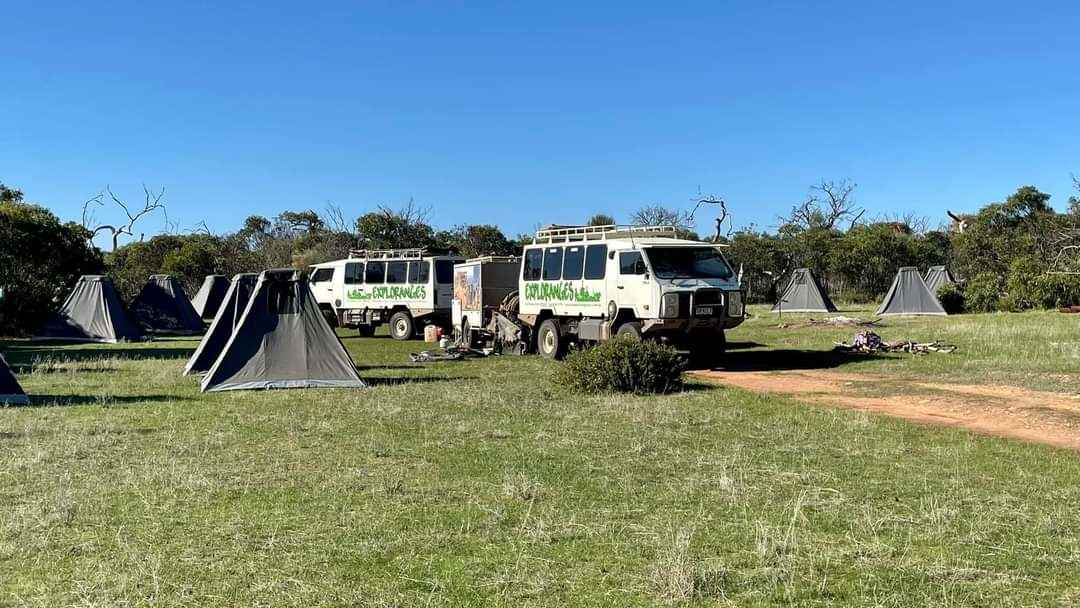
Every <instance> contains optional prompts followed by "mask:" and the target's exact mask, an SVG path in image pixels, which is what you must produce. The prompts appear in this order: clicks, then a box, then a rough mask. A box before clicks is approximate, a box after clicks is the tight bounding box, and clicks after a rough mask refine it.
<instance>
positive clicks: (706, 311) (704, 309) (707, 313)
mask: <svg viewBox="0 0 1080 608" xmlns="http://www.w3.org/2000/svg"><path fill="white" fill-rule="evenodd" d="M712 311H713V307H712V306H698V307H697V310H696V311H695V314H697V316H699V317H711V316H712Z"/></svg>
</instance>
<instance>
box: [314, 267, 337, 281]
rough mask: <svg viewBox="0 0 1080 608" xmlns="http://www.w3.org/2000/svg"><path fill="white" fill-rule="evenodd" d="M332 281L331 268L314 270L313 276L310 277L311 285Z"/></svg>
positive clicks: (332, 273) (332, 271)
mask: <svg viewBox="0 0 1080 608" xmlns="http://www.w3.org/2000/svg"><path fill="white" fill-rule="evenodd" d="M333 280H334V269H333V268H316V269H315V274H313V275H311V282H312V283H326V282H328V281H333Z"/></svg>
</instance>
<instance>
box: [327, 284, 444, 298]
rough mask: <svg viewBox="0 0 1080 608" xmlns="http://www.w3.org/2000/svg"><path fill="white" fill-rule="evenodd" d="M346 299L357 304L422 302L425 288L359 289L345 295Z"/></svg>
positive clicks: (425, 291) (425, 292) (380, 287)
mask: <svg viewBox="0 0 1080 608" xmlns="http://www.w3.org/2000/svg"><path fill="white" fill-rule="evenodd" d="M345 297H346V299H349V300H352V301H358V302H364V301H367V300H423V299H424V298H426V297H427V288H426V287H425V286H423V285H379V286H377V287H371V288H370V291H367V290H366V289H365V288H363V287H360V288H357V289H350V290H349V291H348V292H346V293H345Z"/></svg>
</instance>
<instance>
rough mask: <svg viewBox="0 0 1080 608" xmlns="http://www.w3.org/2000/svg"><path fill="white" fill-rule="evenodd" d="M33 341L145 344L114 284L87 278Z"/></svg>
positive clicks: (102, 279)
mask: <svg viewBox="0 0 1080 608" xmlns="http://www.w3.org/2000/svg"><path fill="white" fill-rule="evenodd" d="M34 339H35V340H63V341H71V342H110V343H111V342H126V341H134V340H142V339H143V334H142V331H141V330H140V329H139V327H138V326H137V325H136V324H135V323H134V322H132V321H131V319H130V318H129V317H128V314H127V312H126V311H125V309H124V305H123V303H122V302H121V301H120V296H119V295H117V293H116V288H115V287H114V286H113V282H112V280H111V279H109V277H106V276H101V275H86V276H83V277H81V278H79V282H78V283H76V284H75V289H73V290H71V294H70V295H69V296H68V298H67V300H65V301H64V305H63V306H61V307H60V312H58V313H57V314H56V315H54V316H53V318H52V319H50V320H49V322H48V323H46V324H45V327H44V328H43V329H42V330H41V332H40V333H39V334H38V335H36V336H34Z"/></svg>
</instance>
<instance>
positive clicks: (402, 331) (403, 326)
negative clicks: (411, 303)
mask: <svg viewBox="0 0 1080 608" xmlns="http://www.w3.org/2000/svg"><path fill="white" fill-rule="evenodd" d="M415 331H416V330H415V329H414V327H413V318H412V315H410V314H409V313H407V312H404V311H402V312H396V313H394V315H393V316H392V317H390V337H391V338H393V339H395V340H412V338H413V336H414V335H415Z"/></svg>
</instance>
